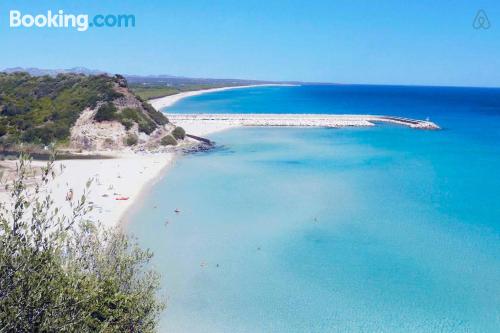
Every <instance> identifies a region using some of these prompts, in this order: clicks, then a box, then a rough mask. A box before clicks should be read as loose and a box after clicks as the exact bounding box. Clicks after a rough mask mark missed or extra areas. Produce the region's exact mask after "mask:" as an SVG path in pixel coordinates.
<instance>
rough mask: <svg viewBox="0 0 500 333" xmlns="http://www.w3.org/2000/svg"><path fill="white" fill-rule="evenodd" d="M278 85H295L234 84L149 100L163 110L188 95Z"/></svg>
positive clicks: (159, 109)
mask: <svg viewBox="0 0 500 333" xmlns="http://www.w3.org/2000/svg"><path fill="white" fill-rule="evenodd" d="M276 86H294V85H292V84H278V83H276V84H273V83H269V84H254V85H246V86H232V87H222V88H211V89H202V90H195V91H186V92H182V93H178V94H175V95H169V96H165V97H160V98H153V99H150V100H148V102H149V104H151V105H152V106H153V107H154V108H155V109H156V110H158V111H161V110H162V109H164V108H167V107H169V106H172V105H174V104H175V103H177V102H178V101H180V100H181V99H183V98H186V97H191V96H198V95H202V94H207V93H213V92H218V91H225V90H233V89H242V88H253V87H276Z"/></svg>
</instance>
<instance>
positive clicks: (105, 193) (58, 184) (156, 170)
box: [0, 153, 174, 227]
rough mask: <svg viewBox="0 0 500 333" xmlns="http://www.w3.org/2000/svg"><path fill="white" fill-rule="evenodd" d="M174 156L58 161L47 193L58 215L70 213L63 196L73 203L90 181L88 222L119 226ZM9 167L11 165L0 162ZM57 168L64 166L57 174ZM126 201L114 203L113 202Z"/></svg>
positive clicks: (1, 197)
mask: <svg viewBox="0 0 500 333" xmlns="http://www.w3.org/2000/svg"><path fill="white" fill-rule="evenodd" d="M173 160H174V153H161V154H128V155H122V156H117V157H116V158H112V159H85V160H81V159H79V160H62V161H57V162H55V165H54V170H55V171H56V178H55V180H54V181H53V182H51V183H50V186H49V188H48V191H50V192H51V193H52V196H53V199H54V201H55V204H56V205H57V206H58V207H60V208H61V210H62V212H63V213H65V214H68V213H69V212H70V205H69V202H68V201H66V200H65V199H66V195H67V193H68V191H69V190H70V189H72V190H73V193H74V195H73V201H75V200H77V199H78V198H80V197H81V195H82V194H83V193H84V190H85V186H86V183H87V181H88V180H90V179H91V180H92V184H91V186H90V192H89V193H88V195H87V197H88V201H89V202H92V204H93V206H94V209H93V211H92V212H91V213H90V216H89V217H91V218H93V220H95V221H100V222H101V223H102V224H103V225H105V226H107V227H113V226H117V225H119V224H120V223H121V222H123V221H124V220H125V219H126V213H127V211H128V210H129V208H130V207H131V206H132V205H133V204H134V203H136V202H137V200H138V199H139V198H140V197H141V193H142V192H144V191H147V190H148V189H149V188H150V186H151V185H152V184H154V182H155V181H156V180H158V179H159V177H160V176H161V175H162V174H163V172H164V171H166V169H167V168H168V167H169V166H170V165H171V164H172V162H173ZM2 163H3V164H4V165H5V163H10V164H11V166H12V164H14V163H15V162H14V161H8V162H2ZM32 165H33V166H34V167H40V166H44V165H46V162H43V161H34V162H33V164H32ZM61 165H63V166H64V168H63V170H62V171H61ZM120 198H121V199H125V198H127V200H117V199H120ZM7 199H8V197H7V194H6V193H5V192H3V193H0V200H2V201H5V200H7Z"/></svg>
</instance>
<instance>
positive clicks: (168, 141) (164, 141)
mask: <svg viewBox="0 0 500 333" xmlns="http://www.w3.org/2000/svg"><path fill="white" fill-rule="evenodd" d="M160 143H161V145H162V146H176V145H177V140H176V139H175V138H174V137H173V135H171V134H167V135H165V136H164V137H163V138H161V141H160Z"/></svg>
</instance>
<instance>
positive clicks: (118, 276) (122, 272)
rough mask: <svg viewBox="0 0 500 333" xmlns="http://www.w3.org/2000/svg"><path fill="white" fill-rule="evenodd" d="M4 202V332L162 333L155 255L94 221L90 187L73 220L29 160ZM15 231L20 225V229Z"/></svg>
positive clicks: (0, 298)
mask: <svg viewBox="0 0 500 333" xmlns="http://www.w3.org/2000/svg"><path fill="white" fill-rule="evenodd" d="M18 165H19V166H18V169H17V177H16V179H15V180H14V181H12V182H11V183H9V191H10V196H9V197H10V198H11V201H10V202H1V203H0V244H2V246H0V332H154V331H155V328H156V325H157V322H158V316H159V314H160V312H161V311H162V309H163V308H164V304H163V302H161V301H160V300H159V299H158V297H157V292H158V290H159V286H160V284H159V283H160V277H159V275H158V273H156V272H155V271H152V270H150V268H149V267H150V260H151V258H152V253H151V252H149V251H144V250H142V249H141V248H140V247H139V246H138V245H137V243H136V242H135V241H133V240H132V239H130V238H129V237H128V236H126V235H125V234H123V233H121V232H120V231H119V230H118V229H105V228H103V227H102V226H101V225H100V224H98V223H97V222H96V221H92V220H89V216H88V213H89V212H90V211H91V210H92V203H90V202H89V201H88V200H87V192H88V190H89V188H90V182H87V186H86V189H85V190H84V191H83V193H82V194H81V195H80V194H79V195H75V199H73V200H72V202H71V205H70V204H69V203H66V205H67V207H68V209H69V210H70V211H69V214H68V215H67V216H64V215H63V214H62V213H61V210H57V209H56V207H55V206H54V203H53V199H52V198H51V197H50V193H49V192H48V191H47V188H48V187H47V186H48V185H47V184H50V182H51V181H52V179H53V177H54V176H53V171H52V169H53V164H52V162H49V163H48V165H47V167H46V168H43V170H42V174H41V179H40V180H38V181H37V180H35V184H34V185H31V186H28V184H31V183H32V182H33V179H30V178H29V176H28V175H30V174H32V172H33V170H31V168H30V167H29V160H28V159H27V158H26V157H21V159H20V161H19V163H18ZM12 226H16V227H15V228H12Z"/></svg>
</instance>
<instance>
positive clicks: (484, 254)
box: [128, 86, 500, 333]
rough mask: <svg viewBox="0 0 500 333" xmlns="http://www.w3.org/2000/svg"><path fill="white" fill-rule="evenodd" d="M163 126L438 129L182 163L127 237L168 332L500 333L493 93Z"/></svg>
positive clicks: (137, 215)
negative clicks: (372, 121) (360, 122)
mask: <svg viewBox="0 0 500 333" xmlns="http://www.w3.org/2000/svg"><path fill="white" fill-rule="evenodd" d="M169 112H188V113H192V112H207V113H222V112H228V113H245V112H247V113H273V112H275V113H363V114H366V113H370V114H386V115H399V116H409V117H415V118H421V119H424V118H426V117H430V119H431V120H433V121H435V122H437V123H438V124H439V125H440V126H442V127H443V130H441V131H419V130H412V129H409V128H405V127H399V126H390V125H380V126H376V127H374V128H346V129H321V128H314V129H313V128H308V129H303V128H242V129H234V130H229V131H225V132H220V133H217V134H214V135H212V136H211V139H213V140H215V141H216V142H217V144H218V147H217V148H216V149H214V150H212V151H209V152H204V153H196V154H191V155H186V156H182V157H180V158H179V159H177V161H176V163H175V165H174V167H173V168H172V169H171V170H170V171H169V172H168V174H167V175H166V177H165V178H164V179H162V180H161V181H159V183H158V184H156V185H155V186H154V188H153V189H152V190H151V191H150V193H148V194H147V196H146V199H145V200H144V201H143V203H141V204H140V207H138V209H137V210H136V212H134V214H133V215H132V216H131V217H130V220H131V222H130V224H129V225H128V231H129V232H130V233H132V234H134V235H136V236H137V237H138V239H139V241H140V242H141V244H142V245H144V246H145V247H149V248H150V249H152V250H153V251H154V253H155V257H154V265H155V267H156V268H157V269H158V270H159V271H161V273H162V274H163V284H164V293H165V294H166V295H167V302H168V304H167V306H168V307H167V310H166V311H165V313H164V315H163V316H162V321H161V331H162V332H192V333H196V332H280V333H281V332H500V172H499V170H500V89H478V88H433V87H396V86H394V87H391V86H303V87H267V88H250V89H240V90H230V91H224V92H219V93H212V94H205V95H199V96H195V97H191V98H187V99H185V100H182V101H181V102H179V103H178V104H176V105H174V106H173V107H172V108H170V109H169ZM155 207H156V208H155ZM176 208H178V209H179V210H180V211H181V212H180V213H179V214H176V213H175V212H174V210H175V209H176ZM166 222H168V223H166Z"/></svg>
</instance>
